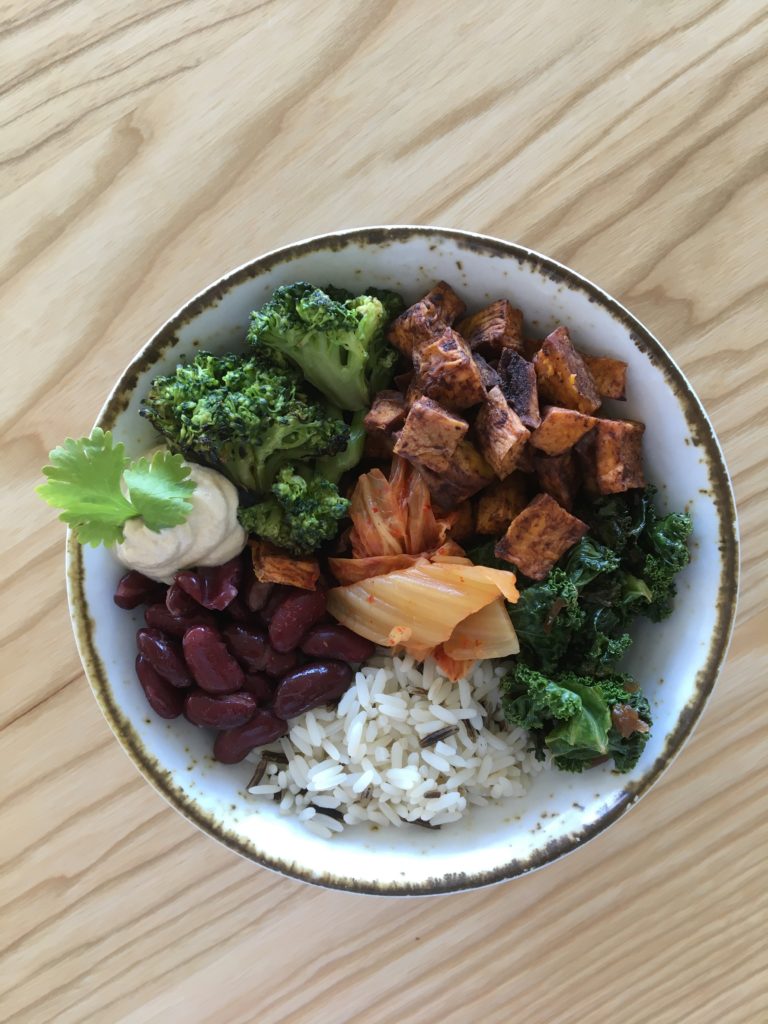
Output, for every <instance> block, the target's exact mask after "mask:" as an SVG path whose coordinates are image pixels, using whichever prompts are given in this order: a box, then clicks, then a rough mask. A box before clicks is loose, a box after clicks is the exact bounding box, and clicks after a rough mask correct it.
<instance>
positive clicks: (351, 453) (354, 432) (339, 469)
mask: <svg viewBox="0 0 768 1024" xmlns="http://www.w3.org/2000/svg"><path fill="white" fill-rule="evenodd" d="M365 412H366V410H364V409H362V410H361V411H360V412H356V413H355V415H354V416H353V417H352V422H351V423H350V425H349V441H348V442H347V447H346V448H345V449H344V450H343V451H340V452H339V453H338V455H324V456H323V457H322V458H320V459H317V460H316V461H315V476H318V477H323V478H324V479H325V480H330V481H331V483H333V484H337V483H338V482H339V480H341V478H342V476H343V475H344V473H347V472H349V470H350V469H354V468H355V466H356V465H357V464H358V462H359V461H360V459H362V457H363V450H364V449H365V423H364V420H365Z"/></svg>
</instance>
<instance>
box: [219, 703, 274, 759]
mask: <svg viewBox="0 0 768 1024" xmlns="http://www.w3.org/2000/svg"><path fill="white" fill-rule="evenodd" d="M287 732H288V725H287V723H286V722H284V721H283V720H282V718H278V717H277V715H275V714H273V713H272V712H271V711H266V710H263V709H262V710H259V711H257V712H256V714H255V715H254V716H253V718H251V720H250V721H249V722H246V723H245V725H238V726H236V727H235V728H234V729H227V731H226V732H220V733H219V735H218V736H217V737H216V740H215V742H214V744H213V756H214V757H215V758H216V760H217V761H221V762H222V764H237V762H238V761H242V760H243V758H244V757H245V756H246V755H247V754H250V752H251V751H252V750H253V749H254V747H263V746H264V744H265V743H273V742H274V741H275V740H276V739H279V738H280V737H281V736H285V734H286V733H287Z"/></svg>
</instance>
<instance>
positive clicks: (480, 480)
mask: <svg viewBox="0 0 768 1024" xmlns="http://www.w3.org/2000/svg"><path fill="white" fill-rule="evenodd" d="M419 472H420V473H421V475H422V476H423V477H424V479H425V481H426V483H427V487H428V488H429V493H430V495H431V497H432V502H433V504H434V505H435V507H436V508H437V509H439V510H441V511H443V512H449V511H450V510H451V509H454V508H456V506H457V505H460V504H461V503H462V502H463V501H466V500H467V499H468V498H471V497H472V495H473V494H477V492H478V491H481V490H482V489H483V488H484V487H487V486H488V484H489V483H490V482H491V481H492V480H494V479H495V476H494V472H493V470H492V469H491V467H490V466H489V465H488V463H487V462H486V461H485V459H484V458H483V457H482V455H481V454H480V452H479V451H478V450H477V448H475V447H474V445H472V444H470V443H469V441H467V440H466V439H465V440H463V441H460V442H459V445H458V447H457V449H456V451H455V452H454V456H453V458H452V459H451V464H450V465H449V467H448V469H446V470H444V472H442V473H433V472H432V470H431V469H424V468H423V467H421V466H420V467H419Z"/></svg>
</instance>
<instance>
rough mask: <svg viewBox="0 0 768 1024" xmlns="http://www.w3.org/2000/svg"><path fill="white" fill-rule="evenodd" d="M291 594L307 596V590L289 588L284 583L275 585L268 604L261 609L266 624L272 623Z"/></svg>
mask: <svg viewBox="0 0 768 1024" xmlns="http://www.w3.org/2000/svg"><path fill="white" fill-rule="evenodd" d="M289 594H306V590H299V588H298V587H287V586H286V585H285V584H284V583H275V584H274V585H273V587H272V593H271V594H270V595H269V598H268V599H267V603H266V604H265V605H264V607H263V608H262V609H261V617H262V619H264V621H265V622H271V621H272V616H273V615H274V614H275V612H276V611H277V609H278V608H279V607H280V605H281V604H282V603H283V601H284V600H285V599H286V597H288V595H289Z"/></svg>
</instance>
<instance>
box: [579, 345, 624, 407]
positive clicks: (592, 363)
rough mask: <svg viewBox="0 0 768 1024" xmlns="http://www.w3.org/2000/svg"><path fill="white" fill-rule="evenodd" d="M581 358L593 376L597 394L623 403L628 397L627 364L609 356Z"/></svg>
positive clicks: (583, 356)
mask: <svg viewBox="0 0 768 1024" xmlns="http://www.w3.org/2000/svg"><path fill="white" fill-rule="evenodd" d="M581 358H582V359H583V360H584V362H585V363H586V364H587V369H588V370H589V372H590V373H591V374H592V379H593V380H594V382H595V386H596V388H597V393H598V394H599V395H600V397H601V398H615V399H618V401H620V402H623V401H625V400H626V397H627V364H626V363H624V362H622V360H621V359H609V358H608V356H587V355H584V354H583V353H582V356H581Z"/></svg>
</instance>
